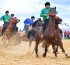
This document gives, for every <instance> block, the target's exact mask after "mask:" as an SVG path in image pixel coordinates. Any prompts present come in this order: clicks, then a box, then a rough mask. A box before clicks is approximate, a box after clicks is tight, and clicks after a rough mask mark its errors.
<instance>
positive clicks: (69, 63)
mask: <svg viewBox="0 0 70 65" xmlns="http://www.w3.org/2000/svg"><path fill="white" fill-rule="evenodd" d="M63 44H64V48H65V50H66V51H67V53H68V54H69V55H70V40H63ZM41 45H42V44H40V45H39V58H36V56H35V53H33V54H32V51H33V49H34V46H35V43H34V42H33V44H32V48H31V50H30V51H28V49H29V44H28V42H23V41H22V42H21V44H19V45H17V46H13V47H12V48H7V49H2V50H0V65H70V58H66V57H65V56H64V55H63V54H62V52H61V50H60V49H59V54H58V58H57V59H56V58H55V56H54V54H53V53H52V48H51V46H50V48H49V51H48V53H47V57H45V58H43V57H42V54H43V52H44V49H43V48H41Z"/></svg>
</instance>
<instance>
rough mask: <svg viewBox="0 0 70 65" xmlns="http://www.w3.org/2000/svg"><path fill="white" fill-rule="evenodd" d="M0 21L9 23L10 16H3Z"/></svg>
mask: <svg viewBox="0 0 70 65" xmlns="http://www.w3.org/2000/svg"><path fill="white" fill-rule="evenodd" d="M0 20H3V21H4V22H9V21H10V15H4V16H2V17H1V18H0Z"/></svg>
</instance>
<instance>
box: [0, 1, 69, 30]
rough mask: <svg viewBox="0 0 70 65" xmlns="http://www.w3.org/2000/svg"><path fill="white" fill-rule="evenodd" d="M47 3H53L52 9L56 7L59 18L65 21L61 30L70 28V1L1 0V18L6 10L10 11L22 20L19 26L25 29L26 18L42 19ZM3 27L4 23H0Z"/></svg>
mask: <svg viewBox="0 0 70 65" xmlns="http://www.w3.org/2000/svg"><path fill="white" fill-rule="evenodd" d="M47 1H48V2H50V3H51V7H55V6H56V8H57V11H58V15H57V16H59V17H60V18H62V19H63V22H62V24H61V25H59V26H60V28H70V0H0V17H1V16H2V15H4V14H5V11H6V10H9V11H10V14H12V13H14V14H15V17H18V18H19V19H20V23H18V24H17V26H18V27H19V28H21V29H23V28H24V23H23V22H24V20H25V19H26V18H30V17H31V16H35V17H36V19H37V18H40V13H41V10H42V9H43V8H44V7H45V6H44V4H45V2H47ZM64 23H66V24H67V25H68V26H69V27H68V26H66V25H64ZM2 25H3V21H0V26H2Z"/></svg>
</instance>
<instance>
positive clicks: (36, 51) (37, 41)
mask: <svg viewBox="0 0 70 65" xmlns="http://www.w3.org/2000/svg"><path fill="white" fill-rule="evenodd" d="M38 45H39V39H38V38H36V46H35V53H36V57H38Z"/></svg>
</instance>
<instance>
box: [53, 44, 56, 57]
mask: <svg viewBox="0 0 70 65" xmlns="http://www.w3.org/2000/svg"><path fill="white" fill-rule="evenodd" d="M52 48H53V53H54V55H55V57H56V58H57V53H56V52H54V51H55V49H56V48H55V45H53V44H52Z"/></svg>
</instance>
